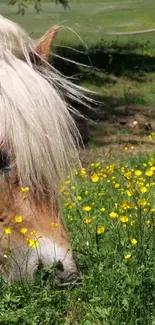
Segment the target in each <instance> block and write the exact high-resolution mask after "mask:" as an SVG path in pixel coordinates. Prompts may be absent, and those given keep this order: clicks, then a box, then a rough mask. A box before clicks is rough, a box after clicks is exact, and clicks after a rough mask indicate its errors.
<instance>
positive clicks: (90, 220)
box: [83, 218, 92, 224]
mask: <svg viewBox="0 0 155 325" xmlns="http://www.w3.org/2000/svg"><path fill="white" fill-rule="evenodd" d="M83 222H84V223H87V224H88V223H91V222H92V219H91V218H83Z"/></svg>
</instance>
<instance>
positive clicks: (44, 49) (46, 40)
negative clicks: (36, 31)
mask: <svg viewBox="0 0 155 325" xmlns="http://www.w3.org/2000/svg"><path fill="white" fill-rule="evenodd" d="M59 29H60V26H53V27H52V28H51V29H49V30H48V32H47V33H46V34H45V35H44V36H43V37H42V38H41V40H40V42H39V44H37V47H36V52H37V53H38V54H39V55H41V56H42V57H43V58H44V59H45V60H46V61H47V62H49V61H50V49H51V47H52V44H53V41H54V38H55V36H56V34H57V32H58V30H59Z"/></svg>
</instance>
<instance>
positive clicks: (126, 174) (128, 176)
mask: <svg viewBox="0 0 155 325" xmlns="http://www.w3.org/2000/svg"><path fill="white" fill-rule="evenodd" d="M124 177H125V178H127V179H131V178H132V172H131V171H128V172H126V173H125V174H124Z"/></svg>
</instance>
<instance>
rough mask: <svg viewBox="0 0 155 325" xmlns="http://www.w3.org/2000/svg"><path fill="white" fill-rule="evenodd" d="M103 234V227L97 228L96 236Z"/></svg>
mask: <svg viewBox="0 0 155 325" xmlns="http://www.w3.org/2000/svg"><path fill="white" fill-rule="evenodd" d="M104 232H105V227H104V226H100V227H98V228H97V234H98V235H101V234H104Z"/></svg>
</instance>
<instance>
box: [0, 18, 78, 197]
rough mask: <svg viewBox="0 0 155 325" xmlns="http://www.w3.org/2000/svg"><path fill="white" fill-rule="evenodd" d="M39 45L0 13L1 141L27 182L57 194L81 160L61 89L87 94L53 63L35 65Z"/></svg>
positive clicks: (23, 182) (72, 95) (22, 180)
mask: <svg viewBox="0 0 155 325" xmlns="http://www.w3.org/2000/svg"><path fill="white" fill-rule="evenodd" d="M34 44H35V42H34V41H33V40H31V39H30V37H29V36H28V35H27V34H26V33H25V32H24V31H23V30H22V29H21V28H20V27H19V26H18V25H16V24H15V23H13V22H10V21H8V20H7V19H5V18H4V17H2V16H0V143H3V144H5V149H7V150H8V151H9V152H12V155H13V157H14V161H13V164H14V165H15V166H16V169H17V173H18V178H19V182H20V184H21V185H23V186H30V187H31V188H32V189H34V188H35V189H38V191H41V192H42V193H43V192H44V191H45V192H47V191H48V192H50V193H51V194H52V195H56V193H57V192H58V190H59V186H60V183H61V182H62V181H63V180H64V178H65V176H66V175H67V174H68V173H69V172H70V170H71V167H70V166H71V163H72V162H74V161H75V158H76V161H78V153H77V148H76V144H77V142H78V140H77V139H78V131H77V128H76V125H75V123H74V120H73V118H72V117H71V115H70V112H69V109H70V108H69V107H68V106H67V104H66V102H65V100H64V98H63V97H62V96H61V95H60V94H59V89H60V88H62V89H65V91H66V92H67V94H68V97H70V98H72V99H74V100H78V101H79V102H82V100H83V95H82V93H81V92H80V91H79V89H78V87H77V86H75V85H73V84H72V83H70V82H69V81H68V80H66V79H65V78H64V77H63V76H62V75H61V74H59V73H57V71H56V70H54V69H53V68H52V66H50V65H49V64H46V66H45V64H44V65H43V67H41V66H39V67H37V65H32V63H31V55H34V56H35V55H38V54H37V53H36V52H35V46H34ZM38 57H39V55H38ZM39 58H40V60H41V61H42V62H43V59H42V58H41V57H39ZM43 63H45V62H43ZM75 139H76V141H75Z"/></svg>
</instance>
